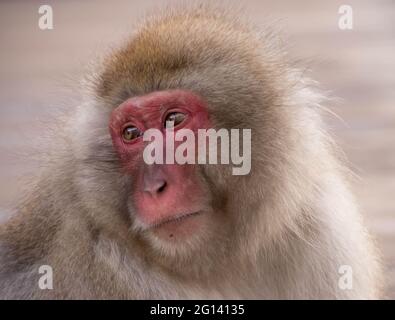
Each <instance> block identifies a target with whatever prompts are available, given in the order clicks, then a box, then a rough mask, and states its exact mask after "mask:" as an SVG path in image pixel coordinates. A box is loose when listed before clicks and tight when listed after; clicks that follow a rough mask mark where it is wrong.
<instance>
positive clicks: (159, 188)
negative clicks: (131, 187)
mask: <svg viewBox="0 0 395 320" xmlns="http://www.w3.org/2000/svg"><path fill="white" fill-rule="evenodd" d="M166 187H167V182H166V181H165V180H164V179H153V180H148V181H147V180H145V181H144V192H147V193H149V194H150V195H151V196H158V195H159V194H161V193H163V191H165V189H166Z"/></svg>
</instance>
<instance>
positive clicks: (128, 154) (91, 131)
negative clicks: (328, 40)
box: [74, 10, 308, 261]
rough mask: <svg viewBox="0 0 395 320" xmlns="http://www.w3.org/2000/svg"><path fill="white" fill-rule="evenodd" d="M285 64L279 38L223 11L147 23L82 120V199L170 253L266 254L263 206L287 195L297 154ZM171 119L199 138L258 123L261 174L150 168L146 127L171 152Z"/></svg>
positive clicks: (255, 142) (149, 248)
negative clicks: (276, 44) (289, 166)
mask: <svg viewBox="0 0 395 320" xmlns="http://www.w3.org/2000/svg"><path fill="white" fill-rule="evenodd" d="M280 61H281V59H280V58H279V54H278V52H275V51H273V50H272V47H271V43H268V44H265V43H262V39H259V38H258V37H257V36H256V35H255V34H254V33H252V32H250V31H249V30H248V29H247V28H245V27H244V26H243V25H241V24H239V23H238V22H235V21H231V19H230V18H227V17H225V16H223V15H221V14H214V13H207V12H203V11H199V10H197V11H196V12H193V13H190V14H182V15H178V14H176V13H174V14H170V15H168V16H166V17H165V18H161V19H159V20H155V19H153V20H151V21H150V22H149V23H147V24H146V25H144V26H143V27H142V28H141V29H140V30H139V31H138V32H137V33H136V34H135V35H134V36H133V38H132V39H131V40H130V41H129V42H128V43H127V45H126V46H124V47H122V48H121V49H119V50H117V51H115V52H113V53H112V54H111V55H110V56H109V57H108V58H107V59H106V60H105V61H104V63H103V66H102V70H101V71H100V72H98V73H97V74H96V75H95V77H94V81H93V85H92V87H93V92H94V94H93V98H92V100H91V101H89V102H88V103H87V104H85V105H83V106H82V107H81V108H80V110H81V111H80V113H79V114H78V119H77V127H76V126H74V128H75V130H74V132H76V131H78V135H77V137H76V140H79V143H78V144H79V145H81V141H83V142H84V143H83V148H80V147H78V148H76V151H75V153H76V154H77V155H78V156H77V158H79V159H80V160H81V161H80V162H79V165H80V167H79V170H78V172H77V173H76V174H77V175H78V181H79V182H78V185H79V187H80V190H81V192H80V194H81V199H82V200H81V202H83V203H84V204H85V205H87V206H88V207H89V209H90V210H89V212H91V213H92V218H93V219H94V221H96V223H97V224H98V225H100V226H101V227H102V228H105V229H106V230H108V232H110V233H111V232H112V233H113V234H114V236H120V237H122V238H123V239H125V242H127V241H129V240H128V239H130V238H132V239H133V240H130V241H134V242H137V243H139V244H142V245H143V246H144V248H145V249H146V250H145V252H147V254H149V253H152V254H153V255H154V256H155V255H156V256H158V257H162V258H163V257H165V258H166V259H174V258H175V257H177V258H178V259H177V260H180V259H179V258H182V257H189V256H190V255H191V254H193V255H195V257H199V256H200V257H201V258H204V257H206V258H207V257H210V258H211V259H212V260H211V261H213V260H221V259H222V257H225V256H227V255H228V252H229V250H230V249H231V250H232V251H233V250H237V248H238V247H239V246H240V248H241V247H243V248H245V247H246V246H245V245H244V244H243V245H242V246H241V245H240V242H245V241H251V246H248V247H249V248H250V247H251V250H255V248H256V247H255V246H254V244H253V241H254V240H253V239H254V237H255V238H258V237H257V236H256V234H255V233H256V232H257V230H258V229H259V230H264V229H262V228H258V224H260V223H261V220H259V219H258V218H257V216H256V215H257V212H258V211H259V210H260V209H261V207H262V203H265V205H266V206H267V207H268V208H270V206H275V205H276V201H279V202H281V201H283V199H282V198H281V197H277V198H276V197H270V196H269V194H271V193H272V192H276V193H277V194H278V191H279V190H281V189H284V192H286V185H287V181H286V179H280V178H278V174H277V171H278V170H283V171H284V172H283V173H284V176H286V175H287V172H286V170H285V169H284V167H283V165H284V162H285V161H286V160H285V159H286V158H285V157H284V155H285V154H288V155H289V154H290V153H292V152H295V150H293V149H292V147H293V143H292V142H291V139H290V138H289V137H290V136H291V133H290V131H292V124H291V123H290V121H289V114H290V113H292V112H294V111H292V110H289V111H287V112H285V111H284V108H281V107H282V106H283V105H284V103H285V102H284V101H285V100H287V99H290V96H289V94H288V95H287V96H284V92H287V91H286V90H288V89H285V88H287V86H290V81H289V79H288V78H287V76H286V75H284V70H285V67H284V65H283V64H282V63H281V62H280ZM167 121H172V122H173V124H174V128H172V130H173V131H174V133H175V134H177V132H178V131H179V130H181V129H189V130H190V131H191V132H192V133H193V134H194V137H195V138H196V137H197V136H198V134H197V133H198V130H199V129H216V130H219V129H227V130H230V129H251V130H252V137H251V140H252V141H251V149H252V150H251V151H252V163H251V171H250V172H249V173H248V174H246V175H240V176H237V175H233V174H232V164H217V165H213V164H179V163H174V164H166V163H165V164H147V163H146V161H145V160H144V156H143V155H144V150H145V148H146V147H147V141H144V139H143V134H144V133H145V132H146V131H147V130H149V129H157V130H158V132H159V133H160V135H162V137H163V149H166V147H167V146H168V145H169V144H173V143H175V149H177V148H176V147H177V145H179V144H180V143H181V142H180V141H174V138H172V139H170V138H168V137H166V132H168V130H169V128H167V125H166V123H167ZM306 126H308V124H306ZM240 140H241V139H240ZM286 148H288V149H289V150H288V149H286ZM299 152H303V150H299ZM283 180H284V181H283ZM305 187H306V186H305ZM290 188H292V186H290ZM269 199H270V200H269ZM274 219H276V217H274ZM273 226H275V224H272V228H275V227H273ZM119 230H124V231H122V232H120V231H119ZM269 231H271V230H268V232H269Z"/></svg>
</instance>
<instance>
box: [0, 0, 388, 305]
mask: <svg viewBox="0 0 395 320" xmlns="http://www.w3.org/2000/svg"><path fill="white" fill-rule="evenodd" d="M45 3H46V4H50V5H52V7H53V10H54V30H51V31H41V30H39V28H38V26H37V21H38V12H37V10H38V7H39V5H41V4H42V1H29V2H27V1H1V2H0V43H1V50H0V71H1V72H0V218H1V212H3V216H4V215H5V214H6V212H7V210H6V209H5V208H6V207H7V206H8V204H9V203H10V202H12V199H13V198H14V197H15V195H17V194H18V187H19V186H18V183H17V180H16V178H17V177H18V176H21V175H24V174H26V173H27V172H28V171H29V170H30V169H31V168H32V166H33V165H32V164H31V161H30V159H26V158H22V159H21V158H19V159H18V158H17V157H15V153H16V152H18V151H19V150H24V148H25V147H26V146H27V145H30V144H34V141H35V137H36V136H37V134H38V132H39V130H40V126H39V125H38V124H37V119H45V117H46V115H47V114H48V113H51V112H52V110H54V109H56V108H57V106H59V105H62V106H64V105H66V106H67V105H70V104H75V103H77V101H78V98H79V96H78V94H77V93H76V92H78V89H79V83H78V79H80V77H81V75H82V73H83V72H84V70H85V66H86V64H87V63H88V62H89V61H90V60H91V59H92V58H94V57H95V55H96V54H97V53H98V52H103V50H104V49H105V48H107V47H108V45H114V44H116V43H117V42H119V41H120V40H121V39H122V38H123V37H124V36H125V35H127V34H128V33H129V32H130V31H131V30H132V29H133V22H134V21H136V19H138V18H139V17H141V16H142V15H143V13H144V12H145V11H146V9H151V8H155V3H157V2H156V1H153V0H150V1H147V0H145V1H142V0H140V1H111V2H109V1H104V0H101V1H83V2H82V1H81V2H77V1H50V0H48V1H45ZM244 3H245V4H244V6H245V9H246V13H247V15H248V16H250V17H251V19H252V20H253V21H254V22H255V23H256V24H257V25H266V24H274V25H275V26H276V27H279V28H280V29H281V31H282V33H283V34H284V35H285V37H284V42H286V43H289V44H290V45H289V51H290V55H291V56H292V57H297V58H301V59H304V60H306V61H307V66H308V67H309V68H310V69H311V75H312V77H313V78H315V79H316V80H318V81H319V82H320V83H321V86H322V88H324V89H328V90H331V92H332V95H333V96H336V97H340V98H342V101H341V102H336V103H334V104H333V105H330V106H329V107H330V108H331V110H333V111H334V112H335V113H336V114H337V115H339V116H340V117H341V118H342V119H343V120H344V122H342V121H339V120H338V119H335V118H333V117H330V116H328V119H327V120H328V123H329V125H330V127H331V130H332V132H333V133H334V135H335V137H336V138H337V141H339V143H340V144H341V146H342V147H343V149H344V150H345V152H346V154H347V156H348V158H349V160H350V162H351V163H352V168H353V170H354V171H355V172H356V173H357V174H358V175H359V176H360V177H361V179H360V180H358V181H356V183H355V185H354V189H355V193H356V196H357V198H358V201H359V203H360V207H361V211H362V213H363V215H364V216H365V220H366V221H367V224H368V226H369V227H370V230H371V231H372V233H373V234H374V235H375V236H376V237H377V239H378V244H379V247H380V249H381V251H382V254H383V259H384V262H385V265H386V271H385V276H386V283H387V286H388V290H387V295H388V297H390V298H395V243H394V241H395V200H394V198H395V105H394V101H395V59H394V57H395V2H394V1H391V0H387V1H385V0H379V1H367V0H366V1H360V0H353V1H347V4H349V5H351V6H352V8H353V13H354V29H353V30H352V31H341V30H340V29H339V28H338V18H339V14H338V8H339V6H340V5H342V4H344V3H343V2H342V1H337V0H336V1H313V0H311V1H308V0H303V1H291V0H289V1H284V0H273V1H259V0H252V1H245V2H244ZM74 79H75V81H73V80H74ZM26 136H27V137H28V138H26Z"/></svg>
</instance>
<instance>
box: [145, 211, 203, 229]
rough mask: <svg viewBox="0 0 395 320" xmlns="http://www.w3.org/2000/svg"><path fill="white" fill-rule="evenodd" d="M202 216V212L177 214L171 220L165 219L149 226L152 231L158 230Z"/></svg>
mask: <svg viewBox="0 0 395 320" xmlns="http://www.w3.org/2000/svg"><path fill="white" fill-rule="evenodd" d="M200 214H202V211H195V212H190V213H181V214H177V215H175V216H173V217H170V218H165V219H162V220H159V221H158V222H155V223H153V224H151V225H150V226H149V228H150V229H158V228H160V227H163V226H166V225H170V224H177V223H181V222H183V221H184V220H186V219H188V218H191V217H194V216H197V215H200Z"/></svg>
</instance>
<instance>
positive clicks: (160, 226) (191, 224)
mask: <svg viewBox="0 0 395 320" xmlns="http://www.w3.org/2000/svg"><path fill="white" fill-rule="evenodd" d="M202 216H203V211H194V212H189V213H182V214H176V215H174V216H172V217H168V218H165V219H161V220H159V221H155V222H154V223H151V224H150V226H149V228H148V229H149V230H150V231H152V232H153V233H154V234H155V235H156V236H158V237H159V238H164V239H167V240H171V239H176V238H177V239H180V238H184V237H189V236H191V235H192V234H194V233H195V232H196V230H197V229H198V228H199V226H200V225H201V223H202Z"/></svg>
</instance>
